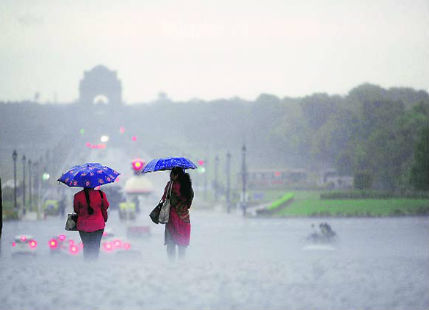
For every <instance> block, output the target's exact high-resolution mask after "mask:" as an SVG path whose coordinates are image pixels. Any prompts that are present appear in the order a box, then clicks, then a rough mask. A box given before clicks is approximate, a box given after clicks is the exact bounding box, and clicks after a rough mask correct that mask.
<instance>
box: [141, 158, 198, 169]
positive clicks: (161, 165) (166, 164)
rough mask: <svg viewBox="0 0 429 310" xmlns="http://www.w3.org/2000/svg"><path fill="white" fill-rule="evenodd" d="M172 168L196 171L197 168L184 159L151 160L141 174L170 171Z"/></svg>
mask: <svg viewBox="0 0 429 310" xmlns="http://www.w3.org/2000/svg"><path fill="white" fill-rule="evenodd" d="M174 167H180V168H183V169H196V168H197V166H196V165H195V164H194V163H193V162H192V161H190V160H189V159H187V158H184V157H168V158H159V159H152V160H151V161H150V162H148V163H147V164H146V166H145V167H144V169H143V171H142V173H146V172H154V171H160V170H171V169H173V168H174Z"/></svg>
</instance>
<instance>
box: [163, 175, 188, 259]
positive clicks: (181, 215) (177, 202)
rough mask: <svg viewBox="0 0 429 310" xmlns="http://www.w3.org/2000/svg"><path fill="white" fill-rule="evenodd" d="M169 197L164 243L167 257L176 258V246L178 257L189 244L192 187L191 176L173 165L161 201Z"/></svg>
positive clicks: (182, 256)
mask: <svg viewBox="0 0 429 310" xmlns="http://www.w3.org/2000/svg"><path fill="white" fill-rule="evenodd" d="M170 184H171V186H172V187H171V197H170V218H169V220H168V223H167V224H166V225H165V243H164V244H165V245H166V246H167V254H168V257H169V258H170V259H172V260H174V259H175V258H176V247H177V248H178V256H179V258H184V257H185V253H186V247H187V246H188V245H189V239H190V236H191V222H190V219H189V208H190V207H191V205H192V199H193V198H194V191H193V189H192V181H191V177H190V176H189V174H188V173H185V171H184V170H183V169H182V168H179V167H174V168H173V169H172V170H171V173H170V181H169V182H168V183H167V185H166V186H165V190H164V195H163V196H162V201H164V200H165V199H166V198H167V195H169V188H170Z"/></svg>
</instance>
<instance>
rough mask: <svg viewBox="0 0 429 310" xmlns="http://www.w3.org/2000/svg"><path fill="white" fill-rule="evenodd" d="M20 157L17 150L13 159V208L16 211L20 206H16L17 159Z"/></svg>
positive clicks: (13, 154)
mask: <svg viewBox="0 0 429 310" xmlns="http://www.w3.org/2000/svg"><path fill="white" fill-rule="evenodd" d="M17 157H18V153H17V152H16V150H14V151H13V153H12V159H13V206H14V208H15V210H17V209H18V206H17V204H16V159H17Z"/></svg>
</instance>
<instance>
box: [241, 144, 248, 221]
mask: <svg viewBox="0 0 429 310" xmlns="http://www.w3.org/2000/svg"><path fill="white" fill-rule="evenodd" d="M241 153H242V162H241V176H242V185H243V187H242V191H241V195H242V196H241V199H242V200H241V208H242V209H243V216H245V215H246V207H247V206H246V181H247V171H246V146H245V145H244V144H243V147H242V148H241Z"/></svg>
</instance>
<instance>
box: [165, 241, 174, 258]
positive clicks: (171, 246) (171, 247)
mask: <svg viewBox="0 0 429 310" xmlns="http://www.w3.org/2000/svg"><path fill="white" fill-rule="evenodd" d="M167 256H168V258H169V259H170V261H174V260H175V259H176V245H175V244H174V243H173V242H170V243H167Z"/></svg>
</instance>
